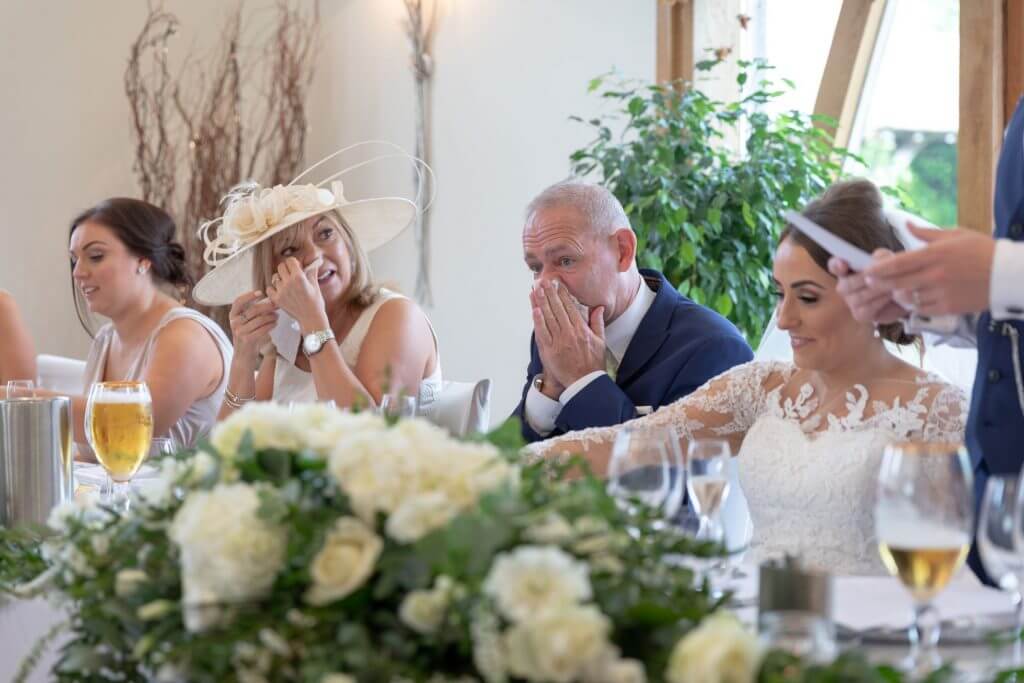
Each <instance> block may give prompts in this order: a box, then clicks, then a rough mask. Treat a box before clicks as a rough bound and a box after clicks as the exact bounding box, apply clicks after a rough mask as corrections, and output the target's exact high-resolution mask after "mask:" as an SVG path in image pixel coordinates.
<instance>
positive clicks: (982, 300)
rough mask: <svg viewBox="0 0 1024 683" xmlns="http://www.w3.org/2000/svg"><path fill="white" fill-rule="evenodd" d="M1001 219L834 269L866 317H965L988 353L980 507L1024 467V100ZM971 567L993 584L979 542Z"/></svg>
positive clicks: (975, 430) (979, 452)
mask: <svg viewBox="0 0 1024 683" xmlns="http://www.w3.org/2000/svg"><path fill="white" fill-rule="evenodd" d="M994 214H995V221H996V228H995V235H994V237H993V236H990V235H988V234H986V232H977V231H972V230H963V229H957V230H948V231H941V232H936V231H928V230H914V234H916V235H917V236H918V237H920V238H921V239H923V240H925V241H926V242H928V243H929V244H928V245H927V246H926V247H924V248H923V249H920V250H917V251H910V252H905V253H902V254H896V255H890V254H880V255H878V256H876V258H875V259H874V263H872V265H871V266H869V267H868V268H867V269H865V271H864V273H863V274H850V273H849V271H848V269H847V268H846V265H845V264H844V263H842V262H839V261H836V260H835V259H833V261H834V263H830V269H831V270H832V272H833V273H835V274H836V275H840V276H842V277H840V284H839V291H840V293H842V294H843V296H844V298H845V299H846V301H847V303H848V304H849V305H850V308H851V309H852V310H853V313H854V316H855V317H857V318H858V319H860V320H875V321H877V322H887V321H892V320H897V319H899V318H902V317H905V316H907V315H908V314H909V315H910V316H911V321H912V322H913V321H914V320H915V318H916V317H918V316H929V317H936V316H950V315H958V316H962V317H961V318H960V320H959V321H957V320H956V319H953V320H951V322H952V325H951V328H957V329H955V330H954V331H953V334H952V336H954V337H956V338H958V339H959V340H960V341H961V342H966V343H969V344H973V345H976V346H977V348H978V370H977V373H976V374H975V377H974V390H973V393H972V398H971V413H970V416H969V418H968V421H967V447H968V450H969V451H970V454H971V462H972V464H973V465H974V476H975V496H976V502H977V503H978V504H980V502H981V499H982V498H981V496H982V494H983V492H984V490H985V482H986V481H987V479H988V476H989V475H990V474H1010V475H1016V474H1017V473H1018V472H1020V470H1021V465H1022V463H1024V451H1021V443H1024V376H1022V375H1024V372H1022V370H1021V368H1022V367H1024V339H1021V337H1022V336H1024V100H1021V101H1020V102H1018V103H1017V109H1016V111H1015V112H1014V114H1013V118H1012V119H1011V120H1010V124H1009V126H1007V129H1006V137H1005V138H1004V140H1003V148H1002V151H1001V152H1000V154H999V166H998V170H997V174H996V187H995V201H994ZM947 319H948V318H947ZM957 323H959V325H957ZM922 329H925V330H927V329H928V326H927V325H922ZM949 331H950V330H946V332H949ZM969 562H970V564H971V568H972V569H973V570H974V571H975V572H976V573H977V574H978V575H979V576H982V577H983V578H984V572H983V568H982V566H981V562H980V558H979V557H978V555H977V549H976V546H975V548H974V549H972V551H971V556H970V558H969Z"/></svg>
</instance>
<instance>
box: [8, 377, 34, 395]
mask: <svg viewBox="0 0 1024 683" xmlns="http://www.w3.org/2000/svg"><path fill="white" fill-rule="evenodd" d="M35 396H36V387H35V383H34V382H33V381H32V380H30V379H9V380H7V398H8V399H15V398H35Z"/></svg>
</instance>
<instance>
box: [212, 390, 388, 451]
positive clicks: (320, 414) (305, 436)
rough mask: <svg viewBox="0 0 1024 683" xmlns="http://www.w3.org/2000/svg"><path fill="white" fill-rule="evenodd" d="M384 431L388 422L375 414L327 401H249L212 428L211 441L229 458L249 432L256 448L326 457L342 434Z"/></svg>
mask: <svg viewBox="0 0 1024 683" xmlns="http://www.w3.org/2000/svg"><path fill="white" fill-rule="evenodd" d="M386 430H387V423H386V422H385V421H384V420H383V419H382V418H380V417H378V416H376V415H373V414H370V413H358V414H357V413H350V412H347V411H341V410H338V409H337V408H334V407H332V406H330V405H328V404H326V403H304V404H298V405H294V406H282V405H280V404H277V403H248V404H246V405H245V406H244V407H243V408H242V409H241V410H238V411H235V412H234V413H232V414H231V416H230V417H228V418H227V419H226V420H224V421H223V422H221V423H219V424H218V425H217V426H216V427H214V429H213V431H212V432H211V433H210V442H211V443H212V444H213V446H214V448H216V449H217V452H219V453H220V454H221V455H222V456H224V457H225V458H231V457H233V456H234V455H235V454H236V453H237V452H238V447H239V445H240V444H241V443H242V438H243V436H244V435H245V433H246V431H248V432H250V433H251V434H252V440H253V447H254V448H256V449H268V448H275V449H281V450H293V451H298V450H303V449H306V450H310V451H312V452H314V453H315V454H317V455H319V456H320V457H323V458H326V457H327V456H328V455H330V453H331V451H332V450H334V447H335V444H336V443H337V441H338V440H339V439H340V438H341V437H342V436H343V435H346V434H348V435H351V434H355V433H364V432H365V433H369V434H382V433H384V432H385V431H386Z"/></svg>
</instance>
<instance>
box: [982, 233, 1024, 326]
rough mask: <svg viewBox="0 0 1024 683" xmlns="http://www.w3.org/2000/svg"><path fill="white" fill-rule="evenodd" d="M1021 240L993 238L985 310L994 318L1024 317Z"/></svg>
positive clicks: (1012, 318)
mask: <svg viewBox="0 0 1024 683" xmlns="http://www.w3.org/2000/svg"><path fill="white" fill-rule="evenodd" d="M1022 283H1024V242H1014V241H1012V240H1007V239H1001V240H996V252H995V255H994V256H993V257H992V281H991V282H990V289H989V311H990V312H991V313H992V317H993V318H995V319H996V320H1007V319H1010V320H1024V287H1022Z"/></svg>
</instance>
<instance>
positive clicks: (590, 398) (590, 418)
mask: <svg viewBox="0 0 1024 683" xmlns="http://www.w3.org/2000/svg"><path fill="white" fill-rule="evenodd" d="M634 417H636V406H634V405H633V402H632V401H631V400H629V396H626V394H625V392H623V391H622V389H620V388H619V386H618V385H617V384H616V383H615V382H614V381H613V380H612V378H611V377H609V376H608V375H601V376H600V377H597V378H596V379H594V380H593V381H592V382H591V383H590V384H588V385H587V386H585V387H583V389H581V390H580V391H579V393H577V394H576V395H575V396H573V397H572V399H571V400H570V401H569V402H568V403H566V404H565V405H564V406H562V412H560V413H559V414H558V418H557V419H556V420H555V428H556V429H558V430H560V431H562V432H575V431H577V430H579V429H587V428H588V427H608V426H611V425H617V424H619V423H621V422H625V421H626V420H632V419H633V418H634Z"/></svg>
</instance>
